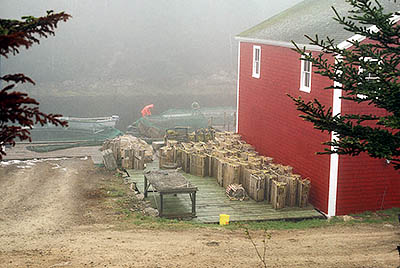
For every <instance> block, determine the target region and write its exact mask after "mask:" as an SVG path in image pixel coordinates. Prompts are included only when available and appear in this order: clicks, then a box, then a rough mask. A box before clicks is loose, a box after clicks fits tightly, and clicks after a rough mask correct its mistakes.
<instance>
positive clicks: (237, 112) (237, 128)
mask: <svg viewBox="0 0 400 268" xmlns="http://www.w3.org/2000/svg"><path fill="white" fill-rule="evenodd" d="M237 65H238V69H237V85H236V131H235V132H236V133H238V131H239V80H240V41H239V44H238V60H237Z"/></svg>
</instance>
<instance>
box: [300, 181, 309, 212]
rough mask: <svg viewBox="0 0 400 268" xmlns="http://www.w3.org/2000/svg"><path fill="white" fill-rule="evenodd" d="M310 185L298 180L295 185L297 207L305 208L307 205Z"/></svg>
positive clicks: (307, 182)
mask: <svg viewBox="0 0 400 268" xmlns="http://www.w3.org/2000/svg"><path fill="white" fill-rule="evenodd" d="M310 188H311V183H310V180H308V179H305V180H300V181H298V183H297V192H298V194H297V204H298V206H299V207H301V208H302V207H306V206H307V205H308V195H309V193H310Z"/></svg>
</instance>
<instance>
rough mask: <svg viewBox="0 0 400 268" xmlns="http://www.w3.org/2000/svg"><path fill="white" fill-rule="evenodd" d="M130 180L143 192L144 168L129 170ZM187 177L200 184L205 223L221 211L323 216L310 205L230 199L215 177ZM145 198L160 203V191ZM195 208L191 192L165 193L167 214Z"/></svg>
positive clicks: (242, 217) (250, 217) (260, 216)
mask: <svg viewBox="0 0 400 268" xmlns="http://www.w3.org/2000/svg"><path fill="white" fill-rule="evenodd" d="M128 172H129V174H130V176H131V180H132V181H134V182H136V183H137V186H138V188H139V190H140V191H141V192H143V186H144V176H143V171H137V170H128ZM182 174H183V175H184V176H185V178H186V179H187V180H189V181H190V182H191V183H192V184H193V185H195V186H197V188H198V189H199V191H198V192H197V201H196V212H197V217H196V218H194V219H193V220H194V221H199V222H202V223H218V222H219V214H228V215H230V221H231V222H238V221H268V220H292V221H296V220H303V219H311V218H324V217H323V215H322V214H320V213H319V212H318V211H316V210H315V209H314V208H313V207H312V206H309V207H307V208H284V209H281V210H275V209H273V208H272V205H271V204H267V203H266V202H256V201H254V200H251V199H249V200H246V201H236V200H235V201H234V200H230V199H229V198H228V197H227V196H226V194H225V189H224V188H223V187H221V186H219V185H218V183H217V181H216V179H215V178H212V177H204V178H203V177H197V176H193V175H190V174H186V173H182ZM146 200H148V201H150V202H151V204H152V206H153V207H154V208H157V207H158V206H159V204H160V200H159V195H158V194H156V193H152V192H149V195H148V197H147V198H146ZM191 210H192V207H191V201H190V197H189V195H188V194H187V195H183V194H180V195H177V196H174V195H168V196H165V197H164V214H165V215H168V214H177V213H179V214H188V213H190V212H191Z"/></svg>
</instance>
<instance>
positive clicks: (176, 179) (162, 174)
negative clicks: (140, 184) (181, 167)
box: [144, 170, 198, 217]
mask: <svg viewBox="0 0 400 268" xmlns="http://www.w3.org/2000/svg"><path fill="white" fill-rule="evenodd" d="M150 185H151V186H152V187H153V189H154V190H155V191H156V192H158V193H159V194H160V208H159V213H160V217H162V216H164V215H163V208H164V203H163V196H164V195H167V194H189V196H190V200H191V201H192V213H191V216H192V217H196V192H197V191H198V189H197V187H196V186H194V185H192V184H191V183H190V181H188V180H186V178H185V177H184V176H183V175H182V174H181V173H179V172H177V171H175V170H174V171H167V170H155V171H147V172H145V174H144V197H147V193H148V192H149V187H150ZM174 216H184V215H174Z"/></svg>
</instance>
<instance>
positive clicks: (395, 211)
mask: <svg viewBox="0 0 400 268" xmlns="http://www.w3.org/2000/svg"><path fill="white" fill-rule="evenodd" d="M398 215H400V208H391V209H386V210H379V211H376V212H371V211H366V212H364V213H361V214H351V215H349V216H351V217H353V218H354V220H355V221H360V222H363V223H371V224H376V223H387V224H398V223H399V219H398Z"/></svg>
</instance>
